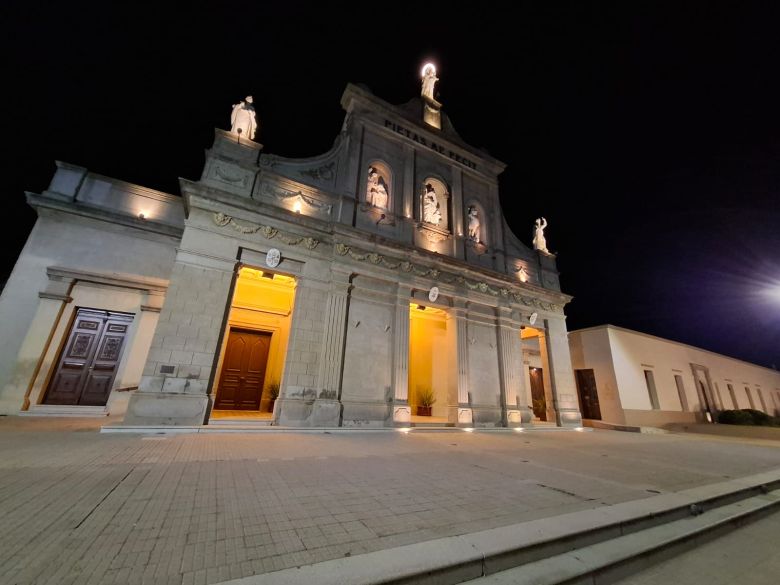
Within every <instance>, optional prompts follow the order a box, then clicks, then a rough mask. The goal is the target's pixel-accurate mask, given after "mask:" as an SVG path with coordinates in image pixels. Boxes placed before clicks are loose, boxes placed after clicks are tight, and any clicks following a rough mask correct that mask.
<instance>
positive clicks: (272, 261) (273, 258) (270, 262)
mask: <svg viewBox="0 0 780 585" xmlns="http://www.w3.org/2000/svg"><path fill="white" fill-rule="evenodd" d="M281 261H282V253H281V252H280V251H279V250H277V249H276V248H271V249H270V250H268V253H267V254H266V255H265V264H266V266H268V267H269V268H276V267H277V266H279V262H281Z"/></svg>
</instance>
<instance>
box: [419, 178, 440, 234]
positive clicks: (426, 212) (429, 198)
mask: <svg viewBox="0 0 780 585" xmlns="http://www.w3.org/2000/svg"><path fill="white" fill-rule="evenodd" d="M423 221H425V222H427V223H432V224H434V225H439V223H440V222H441V211H440V210H439V200H438V198H437V197H436V191H435V190H434V189H433V185H431V184H430V183H426V184H425V192H424V193H423Z"/></svg>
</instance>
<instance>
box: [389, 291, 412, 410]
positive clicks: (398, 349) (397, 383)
mask: <svg viewBox="0 0 780 585" xmlns="http://www.w3.org/2000/svg"><path fill="white" fill-rule="evenodd" d="M411 294H412V291H411V288H409V287H408V286H407V285H403V284H400V285H398V296H397V297H396V304H395V328H394V329H393V334H394V337H393V395H394V403H393V422H394V423H395V424H408V423H410V422H411V420H412V411H411V408H409V299H410V298H411Z"/></svg>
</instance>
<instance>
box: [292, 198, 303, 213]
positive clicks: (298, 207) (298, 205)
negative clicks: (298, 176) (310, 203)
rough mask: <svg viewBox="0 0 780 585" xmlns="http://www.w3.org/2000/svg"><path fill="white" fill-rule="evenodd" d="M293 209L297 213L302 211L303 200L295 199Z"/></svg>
mask: <svg viewBox="0 0 780 585" xmlns="http://www.w3.org/2000/svg"><path fill="white" fill-rule="evenodd" d="M293 211H294V212H295V213H300V212H301V200H300V199H298V200H296V201H295V205H293Z"/></svg>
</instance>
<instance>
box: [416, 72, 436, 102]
mask: <svg viewBox="0 0 780 585" xmlns="http://www.w3.org/2000/svg"><path fill="white" fill-rule="evenodd" d="M437 81H439V78H438V77H436V67H434V65H433V63H426V64H425V66H424V67H423V69H422V91H421V92H420V95H421V96H422V97H424V98H427V99H429V100H433V101H436V100H435V98H434V97H433V86H434V85H436V82H437Z"/></svg>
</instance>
